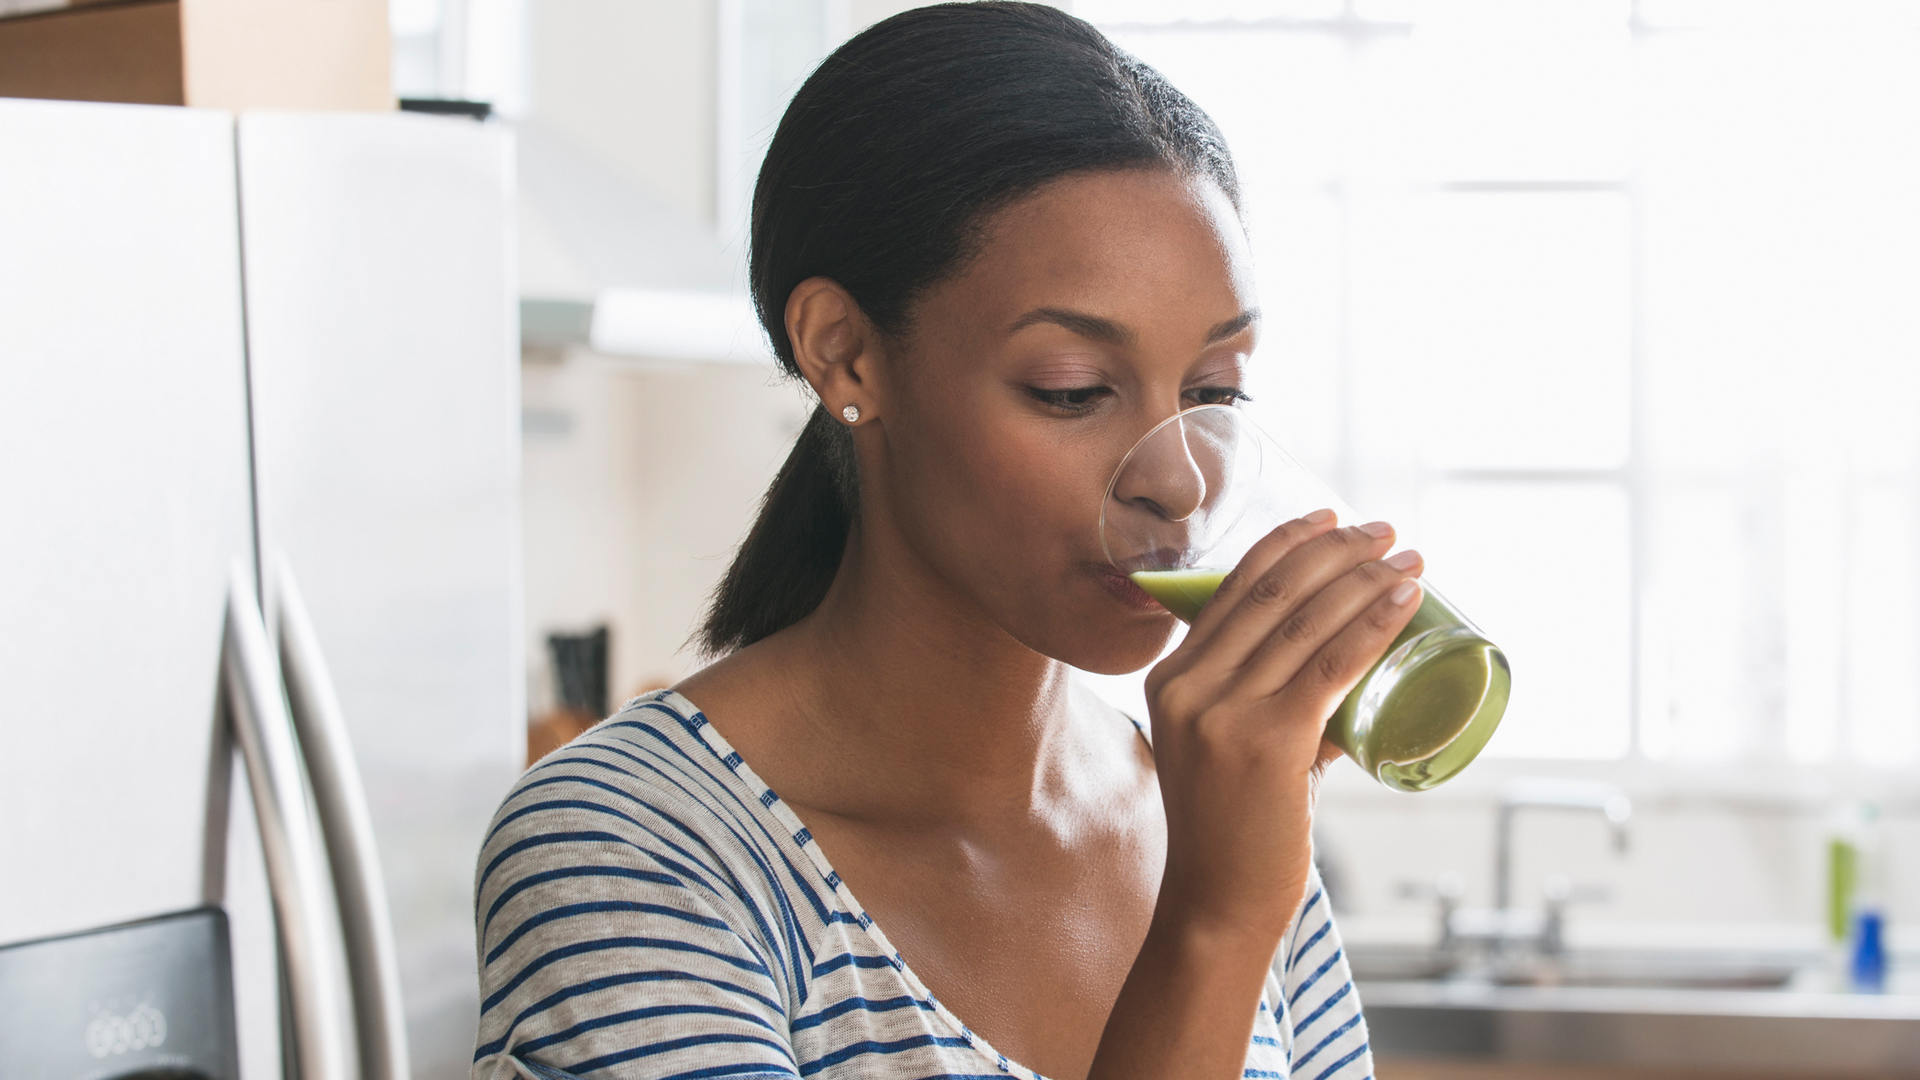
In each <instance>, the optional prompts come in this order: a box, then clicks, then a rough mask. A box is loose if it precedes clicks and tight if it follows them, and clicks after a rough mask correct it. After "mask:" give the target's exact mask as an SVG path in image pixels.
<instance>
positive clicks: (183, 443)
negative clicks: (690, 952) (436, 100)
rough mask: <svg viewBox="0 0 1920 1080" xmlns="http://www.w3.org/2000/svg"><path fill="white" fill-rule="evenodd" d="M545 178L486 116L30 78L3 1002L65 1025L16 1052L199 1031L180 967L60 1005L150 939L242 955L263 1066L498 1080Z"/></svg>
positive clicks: (54, 1054) (4, 335) (1, 274)
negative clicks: (504, 823) (175, 95)
mask: <svg viewBox="0 0 1920 1080" xmlns="http://www.w3.org/2000/svg"><path fill="white" fill-rule="evenodd" d="M513 196H514V193H513V172H512V147H511V136H510V135H509V134H508V133H507V132H505V131H503V130H501V129H499V128H497V127H494V126H490V125H483V124H477V123H473V122H471V121H466V120H459V119H448V118H441V117H423V116H410V115H403V114H354V115H346V114H318V113H244V114H239V115H235V114H232V113H227V112H221V111H215V110H197V109H182V108H166V107H147V106H126V105H99V104H80V103H63V102H46V101H18V100H0V686H4V687H5V690H4V691H0V692H3V693H4V694H5V700H6V701H7V705H6V708H5V712H4V718H3V719H0V740H4V742H0V867H4V868H5V870H4V873H5V880H6V886H5V887H4V888H0V1013H14V1014H18V1015H19V1016H25V1015H27V1013H30V1012H32V1009H28V1010H27V1013H22V1012H20V1010H18V1009H12V1008H10V1007H6V1006H4V1000H5V999H6V994H7V993H9V992H13V993H15V994H16V997H17V998H18V999H19V1000H22V1001H26V1002H28V1003H29V1004H31V1005H32V1006H33V1008H38V1009H39V1010H40V1012H41V1013H44V1014H45V1016H44V1018H42V1019H39V1020H36V1021H34V1023H35V1024H36V1025H37V1026H36V1027H34V1028H33V1029H32V1031H30V1032H29V1033H25V1034H23V1033H22V1031H21V1030H20V1028H21V1027H22V1026H23V1025H24V1024H25V1023H26V1022H25V1021H20V1020H17V1021H16V1023H15V1025H14V1026H13V1027H12V1028H9V1027H8V1026H7V1023H6V1019H5V1017H4V1016H0V1060H6V1058H5V1055H6V1054H7V1053H8V1048H9V1046H12V1047H14V1048H15V1049H18V1048H19V1047H21V1046H23V1045H26V1044H27V1043H31V1044H32V1045H33V1046H35V1047H38V1046H41V1045H42V1044H44V1046H45V1047H46V1048H47V1049H46V1051H45V1053H46V1054H47V1055H50V1056H47V1057H46V1058H45V1059H44V1060H46V1061H49V1062H52V1061H56V1060H58V1061H66V1060H68V1058H69V1057H70V1058H71V1059H72V1060H73V1061H75V1062H77V1063H78V1064H76V1065H75V1066H74V1068H76V1069H80V1070H81V1071H79V1072H72V1073H70V1075H74V1076H81V1075H87V1076H99V1077H107V1076H114V1075H120V1074H121V1073H124V1072H125V1071H126V1069H124V1068H121V1066H127V1065H132V1064H136V1063H138V1062H141V1061H146V1060H148V1059H152V1060H155V1061H159V1062H161V1063H162V1064H165V1063H166V1061H167V1060H168V1059H167V1058H166V1056H165V1055H166V1054H167V1053H171V1052H172V1051H169V1050H167V1049H166V1048H165V1044H164V1038H162V1042H161V1043H157V1044H156V1043H154V1041H153V1040H154V1037H155V1033H164V1032H169V1031H170V1032H172V1033H173V1034H172V1038H173V1039H174V1043H173V1046H174V1047H175V1048H176V1049H178V1048H181V1047H184V1046H186V1042H184V1041H183V1040H186V1039H187V1037H188V1036H187V1034H186V1028H185V1027H183V1026H182V1024H183V1023H184V1021H176V1022H175V1023H174V1025H173V1026H172V1027H171V1028H169V1027H168V1026H167V1024H166V1023H165V1021H164V1019H156V1018H157V1017H159V1018H163V1017H164V1016H165V1015H166V1006H165V1005H164V1003H163V1001H162V998H164V997H165V995H166V993H167V992H168V991H166V990H165V989H164V988H160V989H149V990H147V991H136V990H128V991H127V992H126V993H125V994H120V995H119V996H117V997H116V996H115V995H114V994H107V995H105V996H101V995H100V994H95V995H94V999H88V1000H82V998H85V994H81V993H80V991H78V990H76V991H74V993H75V994H79V995H80V996H79V997H76V998H75V1002H74V1004H73V1005H72V1006H71V1008H67V1006H62V1005H59V1002H60V1001H64V1000H65V998H63V997H62V996H61V995H62V993H64V992H65V991H64V990H62V989H61V986H62V985H63V984H62V983H61V980H62V978H64V976H63V975H62V972H66V973H68V974H71V975H72V976H73V979H74V980H77V979H79V977H80V975H81V974H82V973H83V971H84V970H86V969H88V964H90V963H94V961H90V960H86V959H85V957H86V956H95V957H106V956H108V955H109V953H110V952H111V949H110V948H109V946H110V945H111V943H114V942H134V941H136V940H139V941H146V942H147V944H146V945H142V946H140V948H144V949H145V950H146V952H144V953H139V955H141V956H147V957H162V958H167V957H171V958H172V959H166V960H165V963H162V961H161V960H154V963H155V964H159V965H160V966H162V967H164V966H165V964H166V963H171V964H174V965H175V966H176V967H179V966H181V965H182V964H184V965H185V966H187V967H192V966H194V965H196V964H197V965H198V966H199V967H200V968H205V967H206V966H207V964H208V963H209V961H208V960H207V959H206V958H207V957H215V958H216V959H217V964H216V965H215V966H216V967H218V968H219V969H220V970H221V972H222V974H223V975H224V977H225V978H226V981H227V985H228V987H229V990H228V993H229V995H230V1005H227V1006H219V1007H220V1008H229V1009H230V1012H231V1025H232V1035H231V1037H230V1038H231V1042H232V1044H233V1049H232V1058H233V1063H232V1068H233V1070H234V1073H235V1075H238V1076H240V1077H244V1078H246V1080H266V1078H271V1077H280V1076H295V1075H300V1076H303V1077H305V1078H306V1080H331V1078H332V1077H336V1076H337V1077H340V1078H343V1080H345V1078H349V1077H359V1076H365V1077H366V1078H367V1080H374V1078H375V1077H384V1076H388V1075H411V1076H416V1077H421V1078H423V1080H424V1078H439V1077H447V1078H451V1077H455V1076H464V1075H466V1072H467V1063H468V1061H469V1060H470V1057H471V1053H472V1045H473V1031H474V1025H475V1022H476V1020H477V989H476V981H475V978H474V960H473V944H472V923H471V911H470V895H471V893H470V890H471V881H472V871H473V857H474V854H475V853H476V852H477V850H478V848H479V844H480V840H481V836H482V833H483V832H484V829H485V827H486V823H487V820H488V818H489V817H490V815H491V813H492V810H493V808H494V806H495V805H496V804H497V802H498V800H499V798H500V797H501V795H502V794H503V793H504V791H505V789H506V787H507V786H508V785H509V784H510V783H511V782H512V780H513V779H514V777H515V776H516V775H517V774H518V772H519V771H520V769H521V766H522V763H523V756H524V747H525V705H524V697H525V691H524V686H523V683H522V680H523V678H524V672H525V664H524V662H523V658H522V655H521V649H522V644H521V643H522V639H523V635H522V631H521V626H520V622H521V618H520V606H519V605H520V598H519V597H520V593H519V569H518V568H519V551H518V544H519V518H518V514H519V507H518V483H519V478H518V470H519V426H518V424H519V404H518V382H519V379H518V350H517V328H516V316H515V292H516V289H515V287H514V279H513V269H512V268H513V265H514V259H513V256H514V252H513V249H512V240H511V237H512V235H513V232H512V211H511V208H512V205H513V201H514V200H513ZM263 826H264V829H263ZM179 913H198V914H197V915H193V916H185V915H180V914H179ZM168 916H178V918H176V919H174V920H172V921H169V919H167V918H163V917H168ZM116 927H117V928H123V929H120V930H114V931H109V932H106V933H102V931H103V928H116ZM176 927H177V928H180V933H178V934H174V935H173V937H172V938H170V939H169V940H171V941H174V942H175V943H176V944H175V945H169V946H166V947H162V946H160V945H156V944H153V942H154V941H158V940H159V937H161V936H165V934H169V933H172V932H173V930H172V928H176ZM181 943H184V944H181ZM88 948H91V949H93V952H92V953H88V952H86V951H85V950H86V949H88ZM62 950H65V951H62ZM76 950H77V951H76ZM169 950H171V951H169ZM183 950H184V951H183ZM136 951H137V950H136ZM115 955H117V954H115ZM59 957H80V959H58V958H59ZM181 957H196V958H199V959H196V960H193V961H192V962H191V963H188V962H187V961H185V960H181V959H180V958H181ZM9 958H11V959H12V961H14V964H13V967H12V968H9V967H8V964H9ZM99 963H100V964H105V965H106V967H113V965H114V964H119V965H120V966H119V967H118V968H115V969H114V970H117V971H119V972H120V974H119V975H118V976H116V977H118V978H121V979H122V981H123V982H125V981H126V980H129V979H133V978H134V976H133V975H132V974H129V972H131V971H133V970H135V968H136V967H138V965H133V966H128V965H131V964H133V962H132V961H127V962H125V963H121V962H120V961H113V962H112V963H108V962H107V961H106V960H100V961H99ZM36 965H37V966H36ZM103 970H104V968H103ZM140 970H143V971H144V970H146V969H145V968H141V969H140ZM154 970H158V968H155V969H154ZM9 971H13V972H14V975H13V976H12V978H13V982H12V983H9V982H8V979H9V975H8V972H9ZM140 977H142V978H145V977H146V976H144V975H143V976H140ZM49 980H51V981H49ZM69 981H72V980H69ZM127 985H128V986H132V985H133V984H132V983H131V982H129V983H127ZM142 985H144V984H142ZM9 986H11V987H12V990H11V991H9V989H8V988H9ZM23 986H24V987H28V988H29V989H28V991H26V992H23V991H22V990H21V988H22V987H23ZM34 987H39V988H41V990H34V989H32V988H34ZM216 990H217V988H216V989H214V990H207V991H206V993H205V994H203V995H202V997H201V998H195V999H194V1000H195V1001H199V1002H201V1003H202V1005H204V1004H205V1002H215V1004H216V1005H217V1004H218V1001H217V999H218V993H217V992H216ZM41 991H44V992H41ZM115 994H119V991H115ZM142 994H144V995H145V996H144V997H143V996H141V995H142ZM156 995H157V996H156ZM181 1000H182V1002H185V1000H186V998H185V997H182V998H181ZM207 1007H208V1008H213V1007H214V1006H207ZM63 1008H67V1011H68V1012H69V1013H72V1014H73V1015H71V1016H69V1015H67V1014H66V1013H61V1012H60V1009H63ZM179 1008H180V1009H189V1006H188V1005H187V1004H181V1005H180V1006H179ZM191 1008H193V1009H198V1008H201V1005H193V1006H192V1007H191ZM177 1015H178V1016H186V1015H188V1013H187V1012H178V1013H177ZM194 1015H198V1014H197V1013H195V1014H194ZM89 1033H90V1034H89ZM23 1040H25V1042H23ZM135 1044H139V1045H137V1046H136V1045H135ZM36 1052H38V1051H36ZM181 1052H182V1053H184V1052H185V1051H184V1050H182V1051H181ZM156 1054H157V1055H159V1056H158V1057H156V1056H155V1055H156ZM61 1055H66V1056H61ZM215 1057H218V1055H217V1054H215ZM33 1060H41V1059H33ZM209 1060H211V1059H209ZM176 1064H177V1063H176ZM47 1067H48V1068H52V1066H47ZM61 1068H65V1066H61ZM88 1070H90V1071H88ZM116 1070H118V1071H116ZM0 1071H4V1070H3V1069H0Z"/></svg>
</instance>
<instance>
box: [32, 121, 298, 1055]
mask: <svg viewBox="0 0 1920 1080" xmlns="http://www.w3.org/2000/svg"><path fill="white" fill-rule="evenodd" d="M238 224H239V215H238V209H237V204H236V202H235V185H234V150H233V118H232V117H231V116H229V115H228V114H225V113H219V112H208V111H202V110H194V109H165V108H148V107H142V106H128V105H98V104H78V103H67V102H53V101H7V100H0V238H3V239H0V521H3V522H4V525H0V684H3V685H4V686H5V687H6V691H5V701H6V705H5V712H4V718H3V719H0V738H4V746H3V747H0V866H4V867H5V868H6V881H7V883H8V887H6V888H4V889H0V944H4V943H8V942H18V941H23V940H28V939H34V938H41V937H46V936H49V935H54V934H63V933H69V932H73V931H78V930H86V929H92V928H94V927H99V926H106V925H111V924H117V923H124V922H129V921H132V920H136V919H140V918H145V917H148V916H152V915H157V914H160V913H162V912H169V911H179V910H182V909H186V908H192V907H196V906H198V905H200V904H202V903H210V902H223V901H224V902H225V903H226V904H227V907H228V910H229V914H230V915H231V918H232V931H233V943H234V960H235V986H236V989H237V991H238V998H239V1003H238V1004H239V1008H240V1012H241V1017H240V1025H241V1036H240V1042H241V1059H242V1070H243V1074H244V1075H247V1076H249V1077H255V1078H260V1077H267V1076H271V1075H277V1073H278V1062H279V1048H278V1044H277V1021H276V1016H275V1014H276V1009H275V1005H274V985H273V980H274V966H273V927H272V925H271V921H270V913H269V910H268V907H267V900H266V892H265V879H264V871H263V868H262V865H261V855H260V848H259V841H258V839H257V837H256V836H255V834H254V833H253V831H252V825H251V814H250V812H249V805H248V799H247V798H246V795H245V789H244V788H241V789H240V790H239V792H238V794H237V797H235V798H233V799H232V803H233V808H234V815H233V825H232V829H233V832H232V837H233V840H232V842H231V843H228V841H227V838H228V835H229V833H228V829H229V825H228V814H227V799H228V794H229V791H230V790H231V788H230V784H231V780H230V777H231V776H232V773H231V771H230V769H231V750H230V747H229V745H228V743H227V741H226V740H225V738H224V734H223V732H222V730H221V729H220V728H219V727H218V726H217V725H216V721H215V710H214V703H215V696H216V690H217V687H218V682H219V673H220V628H221V621H222V617H223V615H224V611H225V603H226V592H227V584H226V580H227V569H228V566H229V565H230V564H231V563H232V562H233V561H234V560H235V559H240V560H242V561H243V562H244V563H246V564H247V565H251V564H252V562H253V536H252V532H253V524H252V502H251V494H250V490H249V487H250V478H249V473H248V446H247V412H246V410H247V396H246V371H245V364H244V357H243V355H242V336H243V331H242V320H241V299H240V239H239V227H238ZM243 782H244V781H243ZM223 849H224V851H225V852H226V853H227V854H230V855H231V859H230V860H227V859H223V857H222V854H223ZM223 867H225V868H226V870H227V873H226V874H225V875H224V880H223V875H222V868H223Z"/></svg>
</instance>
